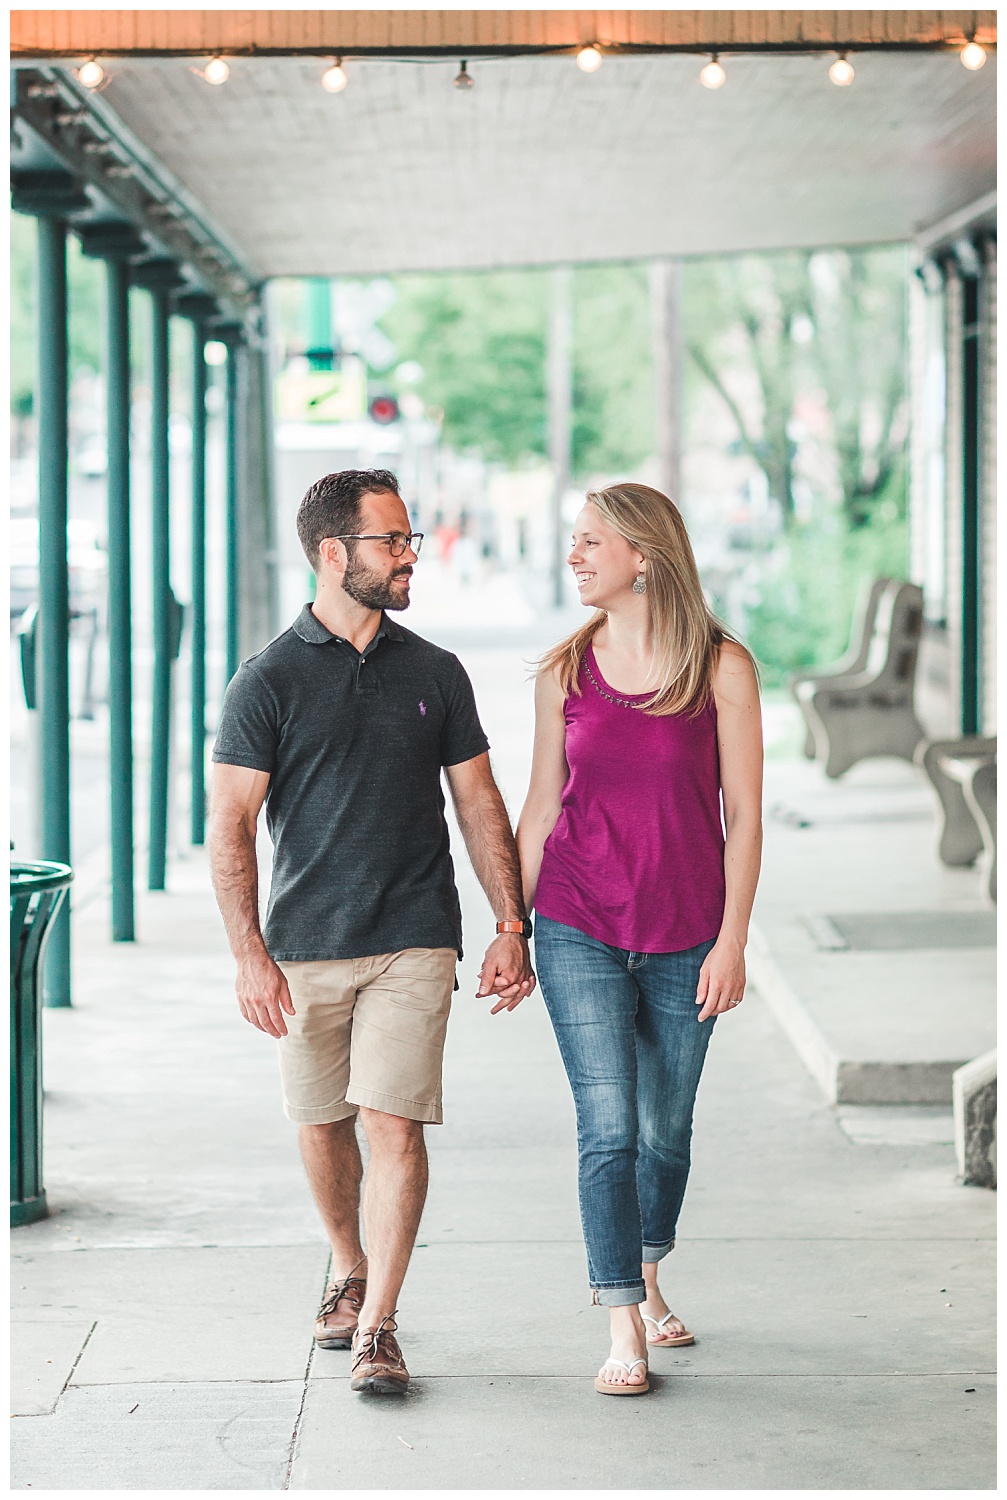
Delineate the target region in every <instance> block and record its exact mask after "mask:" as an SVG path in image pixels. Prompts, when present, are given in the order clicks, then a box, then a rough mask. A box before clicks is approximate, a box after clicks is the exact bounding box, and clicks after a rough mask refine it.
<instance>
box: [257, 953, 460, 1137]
mask: <svg viewBox="0 0 1007 1500" xmlns="http://www.w3.org/2000/svg"><path fill="white" fill-rule="evenodd" d="M457 961H458V955H457V953H456V952H455V950H454V949H453V948H406V949H404V951H403V952H401V953H379V954H377V955H376V956H375V957H373V958H336V959H326V960H322V961H319V962H310V963H281V964H280V968H281V969H282V970H283V973H284V974H285V975H286V979H287V985H288V987H289V989H290V998H291V1000H292V1001H293V1003H294V1015H292V1016H286V1015H285V1016H284V1020H285V1022H286V1026H287V1035H286V1036H285V1037H281V1038H280V1042H279V1048H280V1076H281V1078H282V1080H283V1108H284V1111H285V1113H286V1115H287V1118H288V1119H290V1120H296V1121H297V1123H298V1124H302V1125H329V1124H331V1123H332V1122H333V1121H335V1120H346V1119H348V1118H349V1117H350V1116H351V1115H355V1114H356V1112H357V1107H358V1105H361V1104H362V1105H364V1106H365V1107H366V1108H367V1109H379V1110H381V1111H382V1112H383V1113H384V1114H387V1115H401V1116H402V1117H404V1118H405V1119H407V1120H423V1121H426V1122H427V1123H429V1124H432V1125H440V1124H441V1123H442V1121H443V1115H442V1113H441V1062H442V1059H443V1055H444V1037H445V1033H446V1032H447V1025H448V1012H449V1011H450V1009H451V995H452V992H453V989H454V982H455V964H456V963H457Z"/></svg>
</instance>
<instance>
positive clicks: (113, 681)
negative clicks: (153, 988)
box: [105, 260, 136, 943]
mask: <svg viewBox="0 0 1007 1500" xmlns="http://www.w3.org/2000/svg"><path fill="white" fill-rule="evenodd" d="M105 287H106V315H107V324H108V330H107V339H108V365H107V373H106V381H107V402H108V405H107V418H106V426H107V429H108V433H107V443H108V702H109V785H110V789H111V824H110V828H111V846H112V941H113V942H114V943H131V942H133V940H134V938H135V936H136V931H135V926H134V910H133V906H134V878H133V655H132V638H133V623H132V597H131V584H130V536H129V522H130V496H129V423H130V370H129V269H128V267H127V266H126V265H125V264H124V262H123V261H121V260H108V261H106V263H105Z"/></svg>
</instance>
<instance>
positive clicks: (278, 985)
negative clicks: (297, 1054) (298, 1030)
mask: <svg viewBox="0 0 1007 1500" xmlns="http://www.w3.org/2000/svg"><path fill="white" fill-rule="evenodd" d="M234 988H235V991H236V993H237V996H238V1005H239V1007H240V1009H241V1014H242V1015H243V1016H244V1018H245V1020H246V1021H249V1022H251V1024H252V1025H253V1026H256V1027H258V1029H259V1030H260V1031H264V1032H265V1033H266V1035H267V1036H275V1037H280V1036H286V1034H287V1027H286V1023H285V1021H284V1019H283V1012H284V1011H286V1013H287V1015H288V1016H292V1015H293V1014H294V1002H293V1001H292V1000H291V998H290V990H289V989H288V988H287V981H286V979H285V978H284V975H283V971H282V970H281V969H280V968H278V967H277V965H276V964H275V963H274V962H273V960H272V959H271V958H270V957H269V955H268V953H264V954H262V955H261V956H260V957H257V958H255V959H252V960H249V961H248V962H246V963H243V964H240V965H239V966H238V977H237V979H236V980H235V984H234Z"/></svg>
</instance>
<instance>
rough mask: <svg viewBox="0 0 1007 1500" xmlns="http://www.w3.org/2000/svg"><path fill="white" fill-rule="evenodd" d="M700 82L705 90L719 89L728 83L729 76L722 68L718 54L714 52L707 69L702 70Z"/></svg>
mask: <svg viewBox="0 0 1007 1500" xmlns="http://www.w3.org/2000/svg"><path fill="white" fill-rule="evenodd" d="M699 81H700V83H701V84H702V85H703V87H704V88H705V89H719V88H721V87H722V86H723V85H724V84H725V83H726V82H727V74H726V73H725V72H724V70H723V68H722V67H721V66H720V62H719V60H718V58H717V54H716V52H714V54H713V56H712V57H711V58H710V61H709V62H708V63H707V65H706V67H705V68H703V69H701V71H700V74H699Z"/></svg>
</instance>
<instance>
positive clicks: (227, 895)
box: [209, 763, 294, 1037]
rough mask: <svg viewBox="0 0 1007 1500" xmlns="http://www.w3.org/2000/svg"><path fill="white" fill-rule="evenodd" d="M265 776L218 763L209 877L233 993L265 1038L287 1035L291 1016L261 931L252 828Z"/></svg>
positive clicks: (266, 783)
mask: <svg viewBox="0 0 1007 1500" xmlns="http://www.w3.org/2000/svg"><path fill="white" fill-rule="evenodd" d="M268 787H269V776H268V774H267V773H266V772H265V771H253V770H250V769H248V768H247V767H245V766H228V765H223V764H220V763H218V764H217V765H215V766H214V768H213V788H212V794H211V799H210V811H211V816H210V836H209V850H210V873H211V875H212V876H213V889H214V891H215V892H216V896H217V905H218V906H219V907H220V911H221V915H222V916H223V918H224V926H225V928H226V929H227V936H228V940H229V942H230V944H231V952H232V953H233V954H234V957H235V960H236V961H237V965H238V973H237V978H236V980H235V991H236V993H237V996H238V1005H239V1006H240V1008H241V1014H242V1015H243V1016H244V1018H245V1020H246V1021H250V1022H251V1024H252V1025H253V1026H257V1027H258V1029H259V1030H260V1031H265V1032H266V1033H268V1035H269V1036H276V1037H279V1036H286V1034H287V1027H286V1024H285V1022H284V1020H283V1012H284V1011H286V1012H287V1014H288V1015H290V1016H292V1015H293V1014H294V1006H293V1002H292V1000H291V998H290V991H289V990H288V988H287V981H286V979H284V977H283V972H282V970H281V969H279V968H278V967H277V965H276V964H275V963H274V962H273V960H272V959H271V958H270V956H269V953H268V951H267V949H266V945H265V943H264V942H263V940H262V931H261V928H260V927H259V867H258V861H257V859H256V855H255V825H256V821H257V819H258V816H259V809H260V808H261V806H262V804H263V802H264V800H265V796H266V791H267V789H268Z"/></svg>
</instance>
